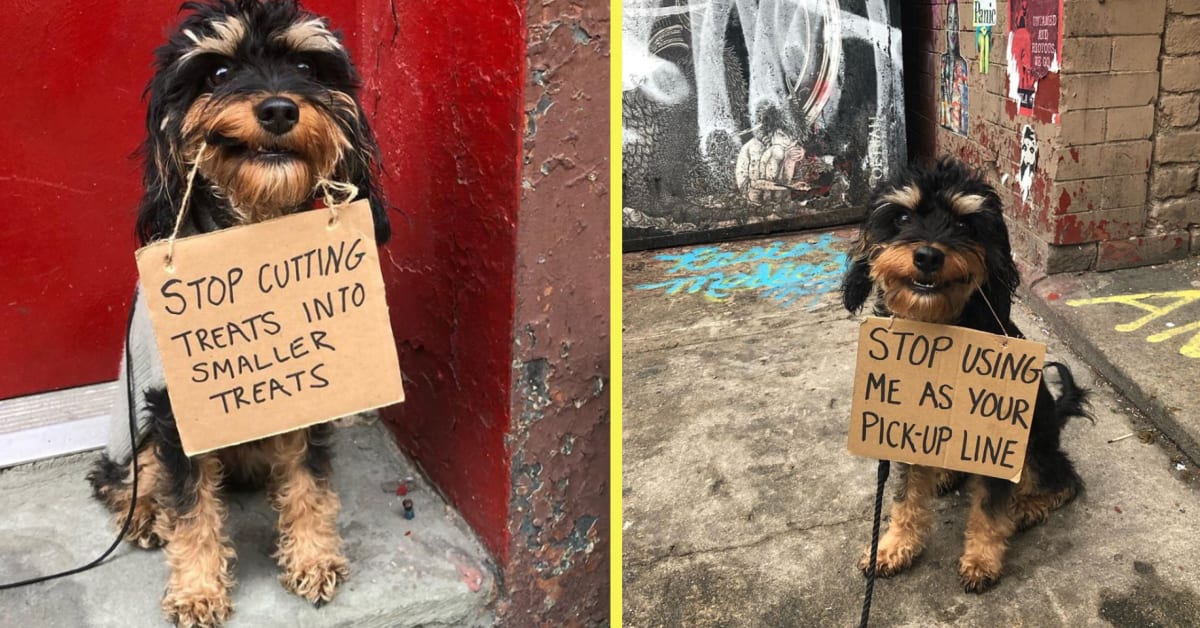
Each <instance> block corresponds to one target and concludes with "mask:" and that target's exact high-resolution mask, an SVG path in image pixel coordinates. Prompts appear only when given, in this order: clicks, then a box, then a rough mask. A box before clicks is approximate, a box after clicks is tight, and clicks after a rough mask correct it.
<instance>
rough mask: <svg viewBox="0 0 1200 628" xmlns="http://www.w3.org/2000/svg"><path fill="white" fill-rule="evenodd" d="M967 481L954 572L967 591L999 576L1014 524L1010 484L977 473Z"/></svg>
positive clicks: (987, 584)
mask: <svg viewBox="0 0 1200 628" xmlns="http://www.w3.org/2000/svg"><path fill="white" fill-rule="evenodd" d="M971 481H972V486H971V514H970V515H968V516H967V534H966V544H965V545H964V547H963V555H962V558H961V559H960V560H959V562H958V575H959V578H960V579H961V580H962V585H963V588H964V589H965V590H966V591H967V592H968V593H983V592H984V591H987V590H988V589H990V588H991V587H992V585H994V584H996V582H997V581H998V580H1000V570H1001V568H1002V566H1003V562H1004V552H1005V550H1007V549H1008V537H1010V536H1012V534H1013V532H1015V531H1016V529H1017V525H1016V522H1014V521H1013V517H1012V513H1011V502H1012V484H1010V483H1009V482H1008V481H1006V480H999V479H996V478H983V477H978V476H976V477H972V478H971Z"/></svg>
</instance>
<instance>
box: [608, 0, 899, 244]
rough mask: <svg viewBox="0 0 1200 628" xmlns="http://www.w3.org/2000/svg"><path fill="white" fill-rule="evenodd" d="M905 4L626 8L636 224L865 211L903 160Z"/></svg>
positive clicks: (666, 2)
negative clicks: (869, 195)
mask: <svg viewBox="0 0 1200 628" xmlns="http://www.w3.org/2000/svg"><path fill="white" fill-rule="evenodd" d="M847 6H849V5H847ZM897 7H898V1H897V0H861V1H860V2H858V3H855V4H854V5H853V6H849V8H843V7H842V6H840V3H839V0H624V19H623V21H622V33H623V42H624V43H623V45H624V51H625V53H624V59H623V66H622V81H623V92H624V94H623V99H622V100H623V106H624V113H623V116H624V124H623V131H624V132H623V136H622V137H623V141H622V149H623V150H622V152H623V159H624V164H625V172H626V178H625V182H624V183H623V186H624V188H625V199H626V203H627V206H628V208H630V209H632V210H634V211H632V212H626V213H625V217H626V220H625V221H624V222H625V225H626V227H627V228H635V229H642V230H657V231H659V232H668V233H670V232H675V233H680V232H683V231H704V230H709V229H720V228H735V229H736V228H740V227H742V226H744V225H748V224H750V223H754V222H762V221H776V220H787V219H792V218H797V217H799V216H806V215H813V214H815V213H820V212H824V211H832V210H835V209H844V208H849V207H852V206H854V205H855V204H856V203H860V202H862V201H864V200H865V199H864V198H862V196H863V195H864V194H865V191H866V190H868V189H869V187H870V186H873V185H875V184H877V183H878V182H879V181H880V180H881V179H882V178H884V177H886V176H888V175H890V174H891V172H892V171H893V169H894V168H895V167H896V166H897V165H899V164H902V163H903V161H904V145H905V144H904V120H903V116H902V111H903V107H902V103H903V75H902V65H903V61H902V58H901V55H902V47H901V43H900V36H901V34H900V29H899V28H897V27H896V26H893V24H896V23H898V17H897V14H896V13H897ZM850 66H853V67H850ZM633 217H636V218H638V220H633Z"/></svg>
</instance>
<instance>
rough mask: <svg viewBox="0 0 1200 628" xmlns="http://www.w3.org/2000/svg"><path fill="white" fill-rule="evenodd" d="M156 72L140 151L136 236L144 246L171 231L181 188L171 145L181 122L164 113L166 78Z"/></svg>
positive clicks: (150, 87)
mask: <svg viewBox="0 0 1200 628" xmlns="http://www.w3.org/2000/svg"><path fill="white" fill-rule="evenodd" d="M166 80H167V79H166V77H165V76H164V73H163V72H159V73H158V74H157V75H156V76H155V78H154V79H153V80H152V81H151V82H150V84H149V85H148V86H147V87H146V95H147V96H148V98H149V103H148V106H147V108H146V141H145V142H143V143H142V146H141V148H140V153H141V157H142V161H143V162H145V167H144V170H143V173H142V200H141V202H140V203H139V204H138V213H137V236H138V241H140V242H141V243H142V244H143V245H144V244H147V243H149V242H152V241H154V240H159V239H162V238H164V237H166V236H167V235H168V234H169V233H171V229H172V227H173V226H174V224H175V211H176V210H175V202H178V201H179V200H180V199H179V198H178V196H179V195H180V194H181V193H182V190H183V177H182V175H181V174H180V173H179V168H178V166H177V164H176V163H175V155H176V154H177V148H176V147H175V146H173V145H172V143H171V142H172V140H171V138H172V137H174V133H173V128H174V127H177V126H178V125H179V124H180V123H181V121H179V120H171V119H170V118H169V117H168V116H167V107H166V105H165V104H164V103H163V100H162V97H161V94H163V91H164V89H165V85H163V83H164V82H165V81H166Z"/></svg>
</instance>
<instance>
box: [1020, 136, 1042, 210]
mask: <svg viewBox="0 0 1200 628" xmlns="http://www.w3.org/2000/svg"><path fill="white" fill-rule="evenodd" d="M1037 154H1038V144H1037V133H1035V132H1034V131H1033V127H1031V126H1029V125H1028V124H1026V125H1025V128H1023V129H1021V166H1020V169H1019V170H1017V186H1018V187H1019V188H1021V203H1028V202H1029V190H1030V188H1032V187H1033V173H1034V172H1035V171H1036V170H1037Z"/></svg>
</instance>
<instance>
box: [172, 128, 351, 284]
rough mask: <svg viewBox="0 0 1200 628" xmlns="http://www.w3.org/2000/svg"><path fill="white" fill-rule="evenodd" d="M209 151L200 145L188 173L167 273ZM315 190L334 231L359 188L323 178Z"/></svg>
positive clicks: (205, 145)
mask: <svg viewBox="0 0 1200 628" xmlns="http://www.w3.org/2000/svg"><path fill="white" fill-rule="evenodd" d="M206 150H208V144H207V143H205V142H201V143H200V150H198V151H197V152H196V159H195V161H193V162H192V168H191V170H189V171H188V175H187V186H186V187H185V188H184V190H183V200H181V201H180V202H179V212H178V213H177V214H176V215H175V228H174V229H172V230H171V237H169V238H167V256H166V258H165V259H164V262H165V263H166V266H165V267H166V269H167V272H175V266H174V261H175V240H176V239H178V238H179V229H180V227H181V226H183V216H184V214H186V213H187V209H188V202H189V201H190V200H191V198H192V188H193V187H194V185H195V183H196V173H197V172H198V171H199V170H200V164H201V163H202V162H203V161H204V153H205V151H206ZM313 190H314V191H316V190H320V192H321V197H322V200H323V201H324V202H325V206H326V207H327V208H329V223H328V228H330V229H333V228H334V227H336V226H337V224H338V207H339V206H345V205H347V204H348V203H350V201H353V200H354V199H355V198H356V197H358V186H356V185H354V184H353V183H348V182H341V181H334V180H332V179H327V178H325V177H321V178H320V179H317V183H316V185H314V186H313ZM339 194H340V195H341V199H340V200H339V199H337V198H336V195H339Z"/></svg>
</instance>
